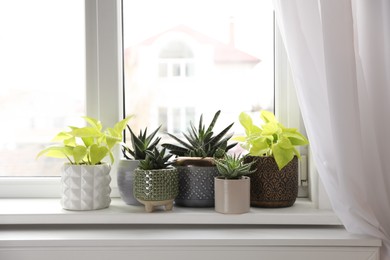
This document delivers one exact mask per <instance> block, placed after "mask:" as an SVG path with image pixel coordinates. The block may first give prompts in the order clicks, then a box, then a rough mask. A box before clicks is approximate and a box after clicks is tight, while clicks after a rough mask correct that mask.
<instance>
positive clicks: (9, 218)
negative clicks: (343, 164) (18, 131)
mask: <svg viewBox="0 0 390 260" xmlns="http://www.w3.org/2000/svg"><path fill="white" fill-rule="evenodd" d="M0 224H7V225H18V224H32V225H35V224H156V225H157V224H160V225H164V224H183V225H186V224H187V225H193V224H213V225H216V224H218V225H222V224H234V225H328V226H329V225H341V222H340V221H339V219H338V218H337V216H336V215H335V214H334V213H333V212H332V211H331V210H320V209H315V208H313V207H312V204H311V202H310V201H309V200H306V199H298V200H297V202H296V203H295V204H294V206H292V207H289V208H279V209H265V208H253V207H252V208H251V211H250V212H249V213H246V214H240V215H224V214H220V213H217V212H215V211H214V209H213V208H184V207H174V208H173V211H171V212H165V211H164V210H163V209H162V208H157V210H155V212H153V213H146V212H145V210H144V207H143V206H129V205H126V204H125V203H124V202H123V201H122V200H121V199H120V198H113V200H112V202H111V205H110V207H109V208H107V209H102V210H94V211H67V210H64V209H62V208H61V205H60V202H59V199H58V198H50V199H49V198H43V199H21V198H18V199H0Z"/></svg>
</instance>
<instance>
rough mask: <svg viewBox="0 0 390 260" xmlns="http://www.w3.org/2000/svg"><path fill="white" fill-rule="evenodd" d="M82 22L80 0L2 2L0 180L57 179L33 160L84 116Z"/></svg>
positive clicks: (51, 165)
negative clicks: (22, 177)
mask: <svg viewBox="0 0 390 260" xmlns="http://www.w3.org/2000/svg"><path fill="white" fill-rule="evenodd" d="M47 10H50V11H47ZM83 24H84V3H83V2H82V1H79V0H36V1H30V0H18V1H1V2H0V31H1V34H0V57H1V58H0V71H1V76H0V122H1V126H2V127H1V130H0V134H1V138H0V176H58V175H59V172H60V167H61V165H62V163H61V162H60V161H58V160H53V159H50V158H42V159H40V160H35V156H36V155H37V153H38V152H39V150H41V149H42V148H43V147H44V145H47V144H48V142H49V141H50V140H51V139H52V138H53V137H54V135H55V134H56V133H57V132H59V131H60V130H62V129H64V128H65V127H66V126H67V125H71V124H74V125H77V124H80V123H82V122H83V120H80V116H82V115H85V114H86V111H85V51H84V49H85V44H84V42H85V40H84V39H85V36H84V35H85V32H84V27H83V26H82V25H83Z"/></svg>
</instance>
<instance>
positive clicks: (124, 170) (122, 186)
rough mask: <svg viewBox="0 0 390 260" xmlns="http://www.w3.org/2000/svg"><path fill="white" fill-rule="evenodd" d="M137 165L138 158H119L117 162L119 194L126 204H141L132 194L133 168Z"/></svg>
mask: <svg viewBox="0 0 390 260" xmlns="http://www.w3.org/2000/svg"><path fill="white" fill-rule="evenodd" d="M138 165H139V160H127V159H121V160H120V162H119V164H118V172H117V183H118V189H119V194H120V195H121V198H122V200H123V201H124V202H125V203H126V204H128V205H137V206H138V205H142V204H141V203H139V201H138V200H137V199H136V198H135V197H134V194H133V182H134V170H135V169H136V168H137V167H138Z"/></svg>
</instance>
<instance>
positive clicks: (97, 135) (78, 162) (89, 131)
mask: <svg viewBox="0 0 390 260" xmlns="http://www.w3.org/2000/svg"><path fill="white" fill-rule="evenodd" d="M84 119H85V120H86V122H87V123H88V125H87V126H85V127H74V126H70V127H69V128H70V131H63V132H60V133H58V134H57V135H56V137H55V138H54V139H53V141H55V142H58V141H59V142H62V144H58V145H53V146H49V147H47V148H45V149H43V150H42V151H41V152H40V153H39V154H38V155H37V157H40V156H42V155H45V156H49V157H54V158H66V159H67V160H68V163H65V164H64V166H63V167H62V175H61V185H62V195H61V205H62V207H63V208H64V209H68V210H94V209H102V208H107V207H108V206H109V205H110V202H111V198H110V192H111V188H110V185H109V184H110V182H111V177H110V175H109V173H110V170H111V166H110V164H108V163H105V162H103V159H104V158H105V157H107V156H109V157H110V158H111V163H113V162H114V155H113V153H112V149H113V147H114V146H115V145H116V144H117V143H119V142H121V141H122V132H123V130H124V128H125V126H126V123H127V122H128V120H129V119H130V117H127V118H125V119H123V120H121V121H120V122H118V123H116V124H115V125H114V127H112V128H107V129H105V130H103V126H102V123H101V122H100V121H98V120H97V119H94V118H91V117H84Z"/></svg>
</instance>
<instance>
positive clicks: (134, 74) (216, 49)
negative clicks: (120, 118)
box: [123, 0, 274, 133]
mask: <svg viewBox="0 0 390 260" xmlns="http://www.w3.org/2000/svg"><path fill="white" fill-rule="evenodd" d="M123 24H124V27H123V31H124V64H125V68H124V72H125V104H126V105H125V110H126V113H127V114H135V115H136V118H135V119H134V120H132V121H131V126H132V127H133V128H134V129H135V130H136V131H138V129H140V128H145V127H148V128H155V127H157V126H158V125H160V124H163V127H162V128H161V129H162V131H163V132H165V131H168V132H171V133H176V132H177V133H179V132H182V131H186V130H187V128H188V123H189V121H190V120H191V121H193V122H194V121H197V120H198V118H199V116H200V115H201V114H203V116H204V120H205V122H206V123H207V122H209V121H210V120H211V118H212V116H213V115H214V113H215V112H216V111H217V110H221V111H222V113H221V116H220V118H219V120H218V122H217V125H216V127H217V128H218V127H220V128H222V127H226V126H227V125H228V124H230V123H231V122H236V123H235V125H234V129H233V131H234V132H235V133H242V131H243V129H242V127H241V125H240V124H239V123H238V115H239V114H240V112H242V111H245V112H247V113H252V114H253V115H254V116H255V115H258V112H259V111H260V110H262V109H267V110H270V111H274V39H273V36H274V28H273V26H274V25H273V7H272V2H270V1H258V0H226V1H223V4H221V3H220V2H219V1H208V0H196V1H195V0H194V1H181V0H164V1H161V0H144V1H137V0H123ZM217 130H218V129H217Z"/></svg>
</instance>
